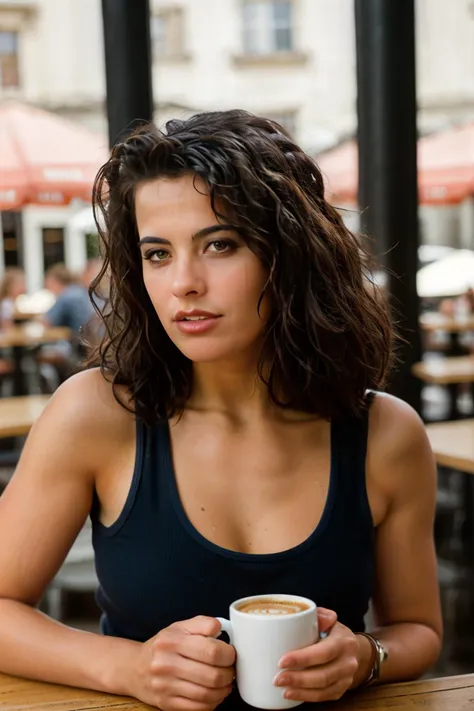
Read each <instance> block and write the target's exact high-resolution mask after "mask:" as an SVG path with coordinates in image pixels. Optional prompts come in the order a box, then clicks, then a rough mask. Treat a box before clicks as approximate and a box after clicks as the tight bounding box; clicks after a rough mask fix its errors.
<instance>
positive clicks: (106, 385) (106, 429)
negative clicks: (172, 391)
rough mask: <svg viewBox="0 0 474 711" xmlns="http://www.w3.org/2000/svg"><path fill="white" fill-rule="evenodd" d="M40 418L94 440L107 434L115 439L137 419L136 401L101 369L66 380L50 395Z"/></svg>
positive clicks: (78, 374) (84, 372) (94, 369)
mask: <svg viewBox="0 0 474 711" xmlns="http://www.w3.org/2000/svg"><path fill="white" fill-rule="evenodd" d="M41 419H48V420H49V421H52V420H54V421H56V422H57V425H58V426H59V428H60V429H63V428H67V429H68V430H69V431H71V429H73V430H74V432H75V434H78V433H82V434H84V435H87V436H89V437H92V439H95V438H96V436H99V437H100V438H101V439H102V440H103V438H105V437H107V435H108V434H110V435H112V434H113V438H114V440H115V441H117V437H120V435H121V433H123V432H124V431H129V430H130V427H131V424H132V423H133V421H134V412H133V402H132V401H131V399H130V396H129V394H128V391H127V389H126V388H125V387H123V386H116V387H115V388H114V387H113V386H112V383H111V382H110V381H109V380H108V379H107V378H106V377H105V376H104V375H103V374H102V373H101V371H100V370H99V369H98V368H93V369H91V370H85V371H82V372H80V373H77V374H76V375H73V376H72V377H71V378H69V379H68V380H66V381H65V382H64V383H63V384H62V385H61V386H60V387H59V388H58V389H57V391H56V392H55V393H54V395H53V396H52V397H51V400H50V402H49V403H48V405H47V407H46V409H45V412H44V414H43V416H42V418H41Z"/></svg>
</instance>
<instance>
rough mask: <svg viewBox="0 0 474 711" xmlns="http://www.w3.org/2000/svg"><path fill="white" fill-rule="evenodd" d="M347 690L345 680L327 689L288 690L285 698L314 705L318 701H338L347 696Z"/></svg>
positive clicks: (284, 693) (285, 692)
mask: <svg viewBox="0 0 474 711" xmlns="http://www.w3.org/2000/svg"><path fill="white" fill-rule="evenodd" d="M347 689H348V686H347V685H346V683H345V682H344V680H343V681H339V682H336V683H335V684H333V685H332V686H328V687H327V688H326V689H294V688H290V689H286V690H285V691H284V692H283V697H284V698H285V699H291V700H292V701H310V702H313V703H314V702H318V701H337V700H338V699H340V698H341V696H343V695H344V694H345V692H346V691H347Z"/></svg>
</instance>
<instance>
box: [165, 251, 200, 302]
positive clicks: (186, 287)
mask: <svg viewBox="0 0 474 711" xmlns="http://www.w3.org/2000/svg"><path fill="white" fill-rule="evenodd" d="M205 291H206V282H205V279H204V277H203V274H202V273H201V270H200V269H199V267H198V266H197V265H196V264H195V263H194V261H193V260H191V259H187V260H183V261H182V262H181V263H179V264H178V263H176V264H175V266H174V273H173V294H174V296H176V297H177V298H178V299H181V298H183V297H184V296H187V295H188V294H197V295H199V296H200V295H202V294H203V293H205Z"/></svg>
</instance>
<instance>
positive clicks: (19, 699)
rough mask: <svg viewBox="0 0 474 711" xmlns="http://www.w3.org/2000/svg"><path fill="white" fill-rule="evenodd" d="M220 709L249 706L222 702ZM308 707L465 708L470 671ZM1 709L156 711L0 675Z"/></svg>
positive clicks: (337, 710) (472, 685)
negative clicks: (461, 674) (464, 673)
mask: <svg viewBox="0 0 474 711" xmlns="http://www.w3.org/2000/svg"><path fill="white" fill-rule="evenodd" d="M219 708H222V711H226V709H229V710H230V709H231V708H232V709H239V708H242V709H250V708H251V707H250V706H246V705H245V704H243V703H242V704H238V703H230V704H228V703H227V702H224V704H222V706H220V707H219ZM301 708H302V709H303V708H307V709H314V711H402V710H403V711H405V709H411V711H417V710H419V711H468V709H470V710H471V709H473V708H474V674H466V675H463V676H453V677H446V678H443V679H431V680H428V681H414V682H408V683H405V684H387V685H384V686H378V687H373V688H369V689H366V690H363V691H358V692H356V693H355V694H349V695H348V696H347V697H346V698H344V699H341V701H337V702H332V703H330V704H305V705H303V706H301ZM0 709H1V711H19V709H21V711H86V710H87V709H94V710H97V709H100V711H106V710H107V709H113V710H117V711H151V709H153V711H156V709H155V707H151V706H147V705H145V704H142V703H141V702H140V701H136V700H134V699H130V698H127V697H123V696H111V695H108V694H102V693H98V692H95V691H86V690H84V689H75V688H72V687H66V686H56V685H53V684H43V683H40V682H35V681H27V680H25V679H18V678H16V677H11V676H5V675H3V674H0Z"/></svg>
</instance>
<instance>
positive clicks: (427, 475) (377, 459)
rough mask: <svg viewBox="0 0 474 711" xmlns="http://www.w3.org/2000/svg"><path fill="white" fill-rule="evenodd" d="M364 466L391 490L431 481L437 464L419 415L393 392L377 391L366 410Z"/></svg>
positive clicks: (428, 483) (394, 491)
mask: <svg viewBox="0 0 474 711" xmlns="http://www.w3.org/2000/svg"><path fill="white" fill-rule="evenodd" d="M367 470H368V473H370V474H371V475H372V476H373V477H374V479H376V480H378V482H379V484H380V485H381V486H383V487H384V488H386V489H387V490H388V491H390V492H391V493H392V494H393V493H399V492H400V490H403V489H404V488H408V489H410V490H413V489H414V488H418V489H419V491H420V492H421V491H422V490H423V487H424V486H425V487H426V486H428V485H431V484H432V482H433V481H434V480H435V477H436V466H435V463H434V458H433V453H432V451H431V447H430V443H429V440H428V436H427V434H426V429H425V426H424V423H423V421H422V419H421V417H420V416H419V415H418V413H417V412H416V410H414V409H413V408H412V407H411V406H410V405H408V404H407V403H406V402H404V401H403V400H400V399H399V398H397V397H394V396H393V395H388V394H385V393H377V395H376V396H375V397H374V399H373V402H372V404H371V408H370V414H369V438H368V452H367Z"/></svg>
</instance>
